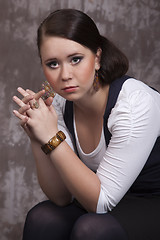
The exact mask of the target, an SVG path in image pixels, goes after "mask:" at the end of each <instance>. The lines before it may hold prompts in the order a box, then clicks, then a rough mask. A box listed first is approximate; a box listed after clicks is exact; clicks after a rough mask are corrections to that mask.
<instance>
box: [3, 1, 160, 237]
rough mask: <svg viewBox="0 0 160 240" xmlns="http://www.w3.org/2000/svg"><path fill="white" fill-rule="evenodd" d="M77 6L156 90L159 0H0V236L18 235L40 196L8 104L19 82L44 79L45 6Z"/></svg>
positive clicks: (28, 84) (31, 84)
mask: <svg viewBox="0 0 160 240" xmlns="http://www.w3.org/2000/svg"><path fill="white" fill-rule="evenodd" d="M57 8H77V9H81V10H83V11H85V12H86V13H88V14H89V15H90V16H91V17H92V18H93V19H94V20H95V21H96V23H97V25H98V26H99V28H100V31H101V33H102V34H103V35H106V36H108V37H109V38H110V39H111V40H114V42H115V43H117V44H118V46H120V47H121V48H122V50H123V51H124V52H125V53H126V55H127V56H128V58H129V60H130V71H129V72H130V74H132V75H134V76H135V77H137V78H139V79H141V80H142V81H144V82H146V83H148V84H150V85H152V86H154V87H156V88H157V89H159V90H160V80H159V73H160V70H159V64H158V63H159V62H160V42H159V37H160V32H159V23H160V1H159V0H106V1H105V0H99V1H96V0H84V1H83V0H82V1H81V0H72V1H71V0H45V1H43V0H5V1H3V0H0V58H1V60H0V141H1V142H0V154H1V158H0V239H1V240H10V239H12V240H19V239H21V234H22V228H23V224H24V219H25V215H26V213H27V211H28V210H29V209H30V208H31V207H32V206H33V205H34V204H35V203H37V202H38V201H41V200H43V199H44V195H43V193H42V192H41V190H40V188H39V185H38V183H37V179H36V171H35V165H34V161H33V157H32V154H31V150H30V145H29V140H28V139H27V137H26V136H25V134H24V133H23V130H22V129H21V128H20V127H19V125H18V121H17V119H16V118H15V117H14V116H13V114H12V110H13V108H14V107H15V104H14V103H13V101H12V96H13V95H14V94H15V93H16V88H17V87H18V86H22V87H24V88H31V89H33V90H38V89H39V88H40V85H41V82H42V81H43V80H44V77H43V74H42V71H41V68H40V63H39V58H38V54H37V49H36V40H35V39H36V29H37V26H38V24H39V23H40V21H41V20H42V19H43V18H44V16H46V15H47V14H48V13H49V12H50V11H52V10H55V9H57Z"/></svg>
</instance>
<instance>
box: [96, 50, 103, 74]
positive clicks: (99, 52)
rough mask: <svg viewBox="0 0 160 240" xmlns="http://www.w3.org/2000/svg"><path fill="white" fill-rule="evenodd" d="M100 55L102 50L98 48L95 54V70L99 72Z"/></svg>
mask: <svg viewBox="0 0 160 240" xmlns="http://www.w3.org/2000/svg"><path fill="white" fill-rule="evenodd" d="M101 54H102V49H101V48H98V49H97V52H96V57H95V70H99V69H100V67H101V65H100V61H101Z"/></svg>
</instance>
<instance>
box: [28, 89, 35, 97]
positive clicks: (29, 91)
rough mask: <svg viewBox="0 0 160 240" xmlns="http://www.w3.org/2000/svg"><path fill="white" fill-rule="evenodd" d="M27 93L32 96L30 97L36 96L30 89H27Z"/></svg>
mask: <svg viewBox="0 0 160 240" xmlns="http://www.w3.org/2000/svg"><path fill="white" fill-rule="evenodd" d="M26 92H27V93H28V94H30V95H33V96H34V94H35V92H33V91H32V90H30V89H26Z"/></svg>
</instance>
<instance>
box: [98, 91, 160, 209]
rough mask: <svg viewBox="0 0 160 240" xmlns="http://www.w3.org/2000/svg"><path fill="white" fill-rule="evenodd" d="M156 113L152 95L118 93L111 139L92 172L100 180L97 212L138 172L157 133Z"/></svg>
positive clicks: (124, 189) (119, 196) (114, 201)
mask: <svg viewBox="0 0 160 240" xmlns="http://www.w3.org/2000/svg"><path fill="white" fill-rule="evenodd" d="M157 112H159V109H158V106H157V105H156V103H155V102H154V99H153V97H152V96H151V95H150V94H149V93H148V92H146V91H143V90H136V91H134V92H133V93H132V94H130V95H129V96H121V97H120V98H119V99H118V101H117V103H116V105H115V107H114V108H113V109H112V112H111V114H110V117H109V119H108V128H109V131H110V132H111V134H112V138H111V140H110V143H109V145H108V148H107V150H106V152H105V156H104V157H103V160H102V161H101V162H100V165H99V167H98V169H97V173H96V174H97V176H98V177H99V179H100V182H101V191H100V195H99V200H98V204H97V213H105V212H108V211H111V210H112V209H113V208H114V207H115V206H116V205H117V203H118V202H119V201H120V200H121V199H122V197H123V196H124V195H125V193H126V192H127V191H128V190H129V188H130V187H131V185H132V184H133V182H134V181H135V179H136V178H137V176H138V175H139V173H140V172H141V170H142V168H143V166H144V165H145V163H146V161H147V159H148V157H149V154H150V152H151V150H152V148H153V146H154V143H155V141H156V139H157V137H158V134H159V122H160V117H159V116H160V114H159V113H158V114H157Z"/></svg>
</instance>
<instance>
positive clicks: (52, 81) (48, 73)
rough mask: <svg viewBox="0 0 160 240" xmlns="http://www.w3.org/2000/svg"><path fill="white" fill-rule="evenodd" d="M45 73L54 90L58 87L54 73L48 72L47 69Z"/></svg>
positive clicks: (44, 70)
mask: <svg viewBox="0 0 160 240" xmlns="http://www.w3.org/2000/svg"><path fill="white" fill-rule="evenodd" d="M43 72H44V75H45V77H46V80H47V81H48V82H49V83H50V85H51V86H52V87H53V88H54V86H55V85H56V84H55V83H56V79H57V78H56V76H55V74H54V73H53V72H51V71H48V70H46V69H44V68H43Z"/></svg>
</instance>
